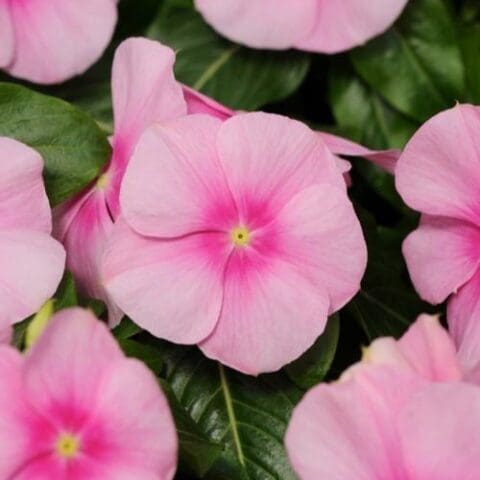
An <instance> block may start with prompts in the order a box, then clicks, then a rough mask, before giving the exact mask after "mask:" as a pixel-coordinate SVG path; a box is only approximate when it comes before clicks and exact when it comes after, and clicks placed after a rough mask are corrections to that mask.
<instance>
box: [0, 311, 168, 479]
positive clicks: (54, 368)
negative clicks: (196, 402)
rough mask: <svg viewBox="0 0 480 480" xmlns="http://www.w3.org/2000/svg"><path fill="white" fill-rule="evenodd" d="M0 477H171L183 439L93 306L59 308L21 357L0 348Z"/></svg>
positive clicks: (148, 380)
mask: <svg viewBox="0 0 480 480" xmlns="http://www.w3.org/2000/svg"><path fill="white" fill-rule="evenodd" d="M0 409H1V412H2V415H1V417H0V478H2V479H9V480H33V479H35V480H83V479H84V480H120V479H122V480H123V479H124V480H130V479H131V480H133V479H135V480H153V479H158V480H169V479H172V478H173V475H174V472H175V468H176V452H177V439H176V433H175V426H174V424H173V420H172V417H171V414H170V411H169V408H168V404H167V402H166V400H165V397H164V396H163V394H162V392H161V391H160V389H159V387H158V384H157V382H156V380H155V377H154V376H153V375H152V374H151V373H150V372H149V371H148V369H147V368H146V367H145V365H143V364H142V363H141V362H139V361H137V360H133V359H127V358H125V356H124V355H123V353H122V352H121V350H120V349H119V347H118V345H117V344H116V342H115V341H114V340H113V338H112V337H111V336H110V334H109V333H108V331H107V329H106V327H105V326H104V325H103V324H102V323H101V322H99V321H97V320H96V319H95V317H93V315H92V314H90V313H89V312H87V311H84V310H81V309H72V310H66V311H64V312H62V313H59V314H57V315H56V316H55V317H54V318H53V319H52V320H51V322H50V324H49V325H48V327H47V328H46V330H45V331H44V333H43V334H42V336H41V337H40V339H39V340H38V341H37V343H35V344H34V345H33V347H32V348H31V350H29V351H28V352H27V354H26V355H25V357H22V356H21V355H20V354H19V353H18V352H17V351H16V350H14V349H13V348H11V347H6V346H2V347H0Z"/></svg>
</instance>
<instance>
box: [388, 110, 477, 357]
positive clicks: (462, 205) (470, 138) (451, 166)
mask: <svg viewBox="0 0 480 480" xmlns="http://www.w3.org/2000/svg"><path fill="white" fill-rule="evenodd" d="M396 183H397V189H398V191H399V192H400V195H401V196H402V197H403V199H404V200H405V202H406V203H407V204H408V205H409V206H410V207H412V208H414V209H415V210H418V211H420V212H421V213H422V219H421V222H420V226H419V228H418V229H417V230H415V231H414V232H413V233H411V234H410V235H409V236H408V237H407V239H406V240H405V243H404V245H403V253H404V256H405V259H406V261H407V265H408V270H409V272H410V276H411V278H412V281H413V283H414V285H415V288H416V289H417V291H418V292H419V294H420V296H421V297H422V298H423V299H424V300H427V301H428V302H430V303H434V304H437V303H441V302H443V301H444V300H445V299H446V298H447V297H449V296H450V295H451V294H453V295H451V297H450V300H449V304H448V312H447V313H448V314H447V317H448V322H449V325H450V330H451V332H452V335H453V337H454V338H455V340H456V342H457V345H458V346H460V345H462V350H463V351H464V352H465V355H468V351H469V350H470V349H471V348H472V346H471V338H472V335H471V333H470V332H471V330H472V329H475V328H477V327H476V324H478V323H480V302H479V299H480V193H479V190H478V185H480V108H478V107H474V106H471V105H457V106H456V107H454V108H453V109H451V110H448V111H446V112H443V113H440V114H438V115H437V116H435V117H433V118H432V119H431V120H429V121H428V122H427V123H426V124H425V125H423V126H422V127H421V128H420V130H419V131H418V132H417V133H416V134H415V135H414V137H413V138H412V139H411V141H410V142H409V144H408V145H407V147H406V149H405V151H404V153H403V155H402V157H401V158H400V160H399V163H398V167H397V170H396Z"/></svg>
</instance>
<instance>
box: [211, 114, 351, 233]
mask: <svg viewBox="0 0 480 480" xmlns="http://www.w3.org/2000/svg"><path fill="white" fill-rule="evenodd" d="M217 149H218V155H219V159H220V162H221V163H222V165H223V168H224V170H225V174H226V178H227V181H228V183H229V186H230V190H231V191H232V194H233V196H234V197H235V200H236V203H237V205H238V207H239V210H240V214H241V220H243V221H245V222H246V223H247V224H249V225H250V226H251V227H252V226H253V225H252V224H251V222H252V221H253V222H255V223H259V219H260V220H261V222H260V223H265V222H266V221H268V220H270V219H271V218H272V217H274V216H275V215H276V213H278V211H279V210H281V209H282V208H283V207H284V206H285V204H286V203H288V202H289V201H290V200H291V198H292V197H293V196H294V195H295V194H297V193H298V192H300V191H301V190H303V189H304V188H306V187H308V186H310V185H312V184H315V183H328V184H332V185H338V186H339V187H340V188H343V189H345V182H344V180H343V177H342V176H341V174H340V172H339V170H338V168H337V165H336V161H335V157H334V156H333V155H332V153H331V152H330V151H329V150H328V149H327V147H326V146H325V144H324V142H322V141H321V139H320V138H319V136H318V135H317V134H316V133H315V132H313V131H312V130H310V129H309V128H308V127H307V126H306V125H304V124H302V123H300V122H297V121H295V120H291V119H289V118H287V117H281V116H279V115H273V114H267V113H245V114H239V115H236V116H234V117H232V118H230V119H229V120H227V121H226V122H224V123H223V124H222V125H221V127H220V131H219V134H218V138H217ZM249 221H250V222H249Z"/></svg>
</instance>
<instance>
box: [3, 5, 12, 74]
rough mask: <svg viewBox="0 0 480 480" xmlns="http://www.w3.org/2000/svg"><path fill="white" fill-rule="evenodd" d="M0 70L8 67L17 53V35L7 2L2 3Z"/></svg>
mask: <svg viewBox="0 0 480 480" xmlns="http://www.w3.org/2000/svg"><path fill="white" fill-rule="evenodd" d="M0 32H1V35H2V39H1V41H0V68H5V67H7V66H8V65H9V64H10V63H11V61H12V58H13V54H14V52H15V33H14V31H13V24H12V18H11V15H10V8H9V5H8V1H7V0H1V1H0Z"/></svg>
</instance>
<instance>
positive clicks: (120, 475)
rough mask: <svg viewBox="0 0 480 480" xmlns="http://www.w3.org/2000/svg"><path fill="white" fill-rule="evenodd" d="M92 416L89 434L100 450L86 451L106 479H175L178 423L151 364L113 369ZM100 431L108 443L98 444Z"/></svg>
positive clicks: (127, 364) (119, 365)
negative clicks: (149, 366) (147, 366)
mask: <svg viewBox="0 0 480 480" xmlns="http://www.w3.org/2000/svg"><path fill="white" fill-rule="evenodd" d="M133 386H134V388H132V387H133ZM92 413H93V416H92V418H91V419H90V422H89V425H90V427H87V428H86V429H85V430H84V432H83V434H84V439H85V443H86V448H87V450H89V442H90V441H91V443H92V445H94V446H95V447H94V449H93V450H92V451H91V452H90V451H88V452H86V453H87V454H89V455H90V456H91V457H92V458H94V459H95V461H96V462H98V463H99V464H100V465H101V466H102V468H103V469H104V470H105V474H106V476H105V478H108V479H112V480H114V479H115V480H117V479H125V480H126V479H131V480H135V479H142V480H143V479H144V478H145V479H150V478H151V479H162V480H170V479H171V478H173V476H174V473H175V469H176V464H177V434H176V431H175V425H174V423H173V419H172V415H171V413H170V409H169V406H168V403H167V401H166V399H165V397H164V395H163V393H162V392H161V390H160V387H159V384H158V382H157V380H156V379H155V377H154V376H153V374H152V373H150V372H149V371H148V369H147V368H146V367H145V365H143V364H142V363H140V362H138V361H136V360H123V361H120V362H116V363H115V364H114V365H112V367H111V368H110V369H109V370H108V372H107V373H106V375H105V377H104V381H103V383H102V386H101V398H99V399H98V401H97V403H96V407H95V410H94V411H92ZM99 430H100V431H102V432H103V435H104V436H105V439H106V443H105V444H103V445H102V443H101V442H100V445H99V444H98V431H99ZM84 478H86V477H84ZM88 478H89V479H90V477H88ZM99 480H101V479H100V478H99Z"/></svg>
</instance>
